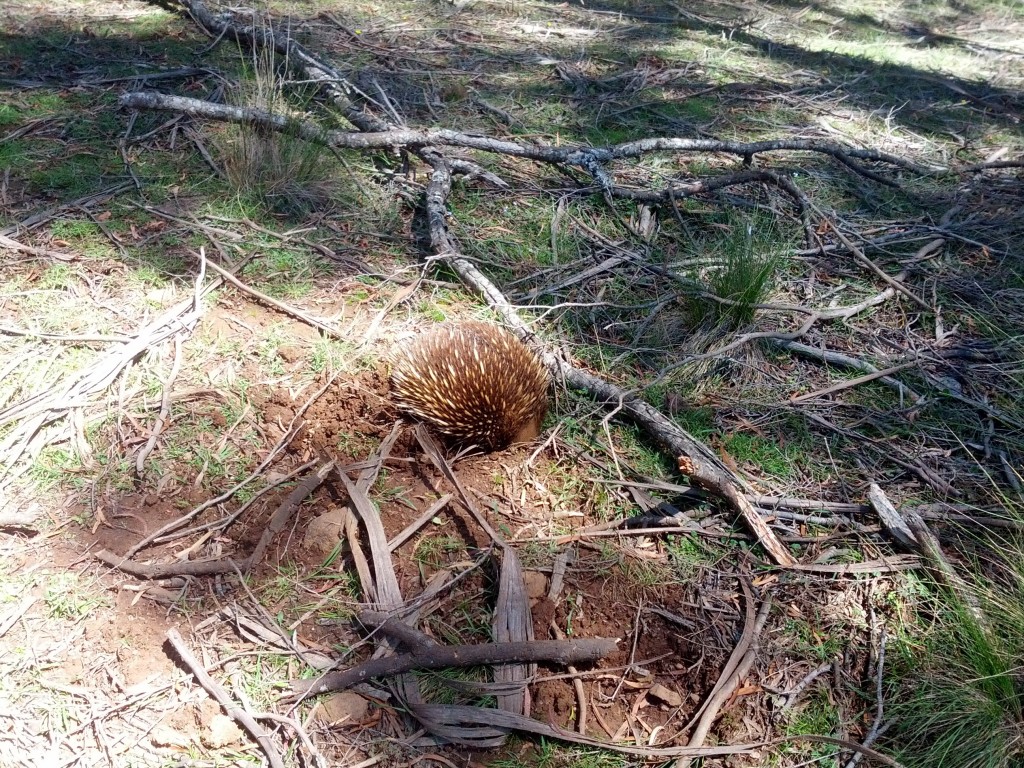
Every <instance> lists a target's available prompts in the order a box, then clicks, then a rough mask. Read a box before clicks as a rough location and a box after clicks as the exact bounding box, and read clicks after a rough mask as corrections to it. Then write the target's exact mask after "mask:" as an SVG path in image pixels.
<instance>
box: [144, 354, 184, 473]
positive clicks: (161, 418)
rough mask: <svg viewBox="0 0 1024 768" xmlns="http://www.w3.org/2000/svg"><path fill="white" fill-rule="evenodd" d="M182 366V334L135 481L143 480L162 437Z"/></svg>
mask: <svg viewBox="0 0 1024 768" xmlns="http://www.w3.org/2000/svg"><path fill="white" fill-rule="evenodd" d="M180 368H181V334H178V335H177V336H175V337H174V362H173V363H172V364H171V372H170V374H168V376H167V379H166V381H164V383H163V384H164V393H163V397H162V398H161V399H160V412H159V413H158V414H157V417H156V421H154V422H153V427H152V429H151V430H150V432H149V439H148V440H147V441H146V444H145V445H144V446H142V450H140V451H139V455H138V456H136V457H135V481H136V483H139V482H142V474H143V472H144V470H145V467H146V459H147V458H149V454H151V453H152V452H153V449H154V448H155V447H156V441H157V440H158V439H160V433H161V432H163V429H164V425H165V424H166V423H167V419H168V417H169V416H170V415H171V389H172V387H173V386H174V380H175V379H176V378H178V370H179V369H180Z"/></svg>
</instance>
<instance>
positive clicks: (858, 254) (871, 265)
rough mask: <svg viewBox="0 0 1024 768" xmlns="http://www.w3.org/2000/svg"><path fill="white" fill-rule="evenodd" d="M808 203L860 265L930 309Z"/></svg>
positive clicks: (921, 305)
mask: <svg viewBox="0 0 1024 768" xmlns="http://www.w3.org/2000/svg"><path fill="white" fill-rule="evenodd" d="M810 205H811V207H812V208H814V210H815V212H816V213H817V214H818V215H819V216H821V219H822V221H824V222H825V224H827V225H828V227H829V229H831V230H832V231H833V232H835V233H836V237H838V238H839V239H840V240H841V241H842V243H843V245H845V246H846V247H847V248H849V249H850V253H852V254H853V257H854V258H855V259H856V260H857V261H858V262H860V264H861V265H862V266H865V267H867V268H868V269H870V270H871V271H872V272H874V273H875V274H876V275H878V276H879V277H880V278H882V280H884V281H885V282H886V283H888V284H889V285H890V286H892V288H894V289H895V290H897V291H899V292H900V293H902V294H903V295H904V296H906V297H907V298H909V299H911V300H912V301H913V302H914V303H915V304H917V305H918V306H919V307H921V308H922V309H924V310H925V311H926V312H931V311H932V308H931V307H930V306H929V305H928V302H926V301H925V300H924V299H922V298H920V297H919V296H917V295H916V294H914V293H913V292H911V290H910V289H909V288H907V286H905V285H903V283H901V282H899V281H898V280H896V279H895V278H893V277H892V276H890V275H889V274H888V273H887V272H886V271H885V270H883V269H882V268H881V267H879V266H878V265H877V264H875V262H873V261H872V260H871V259H869V258H868V257H867V256H865V255H864V253H863V251H861V249H860V248H858V247H857V246H856V245H854V244H853V243H852V242H850V239H849V238H848V237H847V236H846V235H844V234H843V233H842V232H841V231H840V230H839V227H837V226H836V225H835V224H833V223H832V220H831V219H830V218H829V217H828V216H826V215H825V214H824V213H822V211H821V209H820V208H818V207H817V206H816V205H814V203H811V204H810Z"/></svg>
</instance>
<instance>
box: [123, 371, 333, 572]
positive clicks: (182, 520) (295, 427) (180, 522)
mask: <svg viewBox="0 0 1024 768" xmlns="http://www.w3.org/2000/svg"><path fill="white" fill-rule="evenodd" d="M340 375H341V371H337V372H336V373H334V374H333V375H332V376H331V377H330V378H329V379H328V380H327V383H326V384H324V385H323V386H322V387H320V389H318V390H317V391H316V392H314V393H313V396H312V397H310V398H309V399H308V400H307V401H306V402H305V403H303V405H302V407H301V408H299V410H298V411H296V412H295V416H293V417H292V420H291V421H290V422H289V423H288V428H287V429H286V430H285V433H284V436H283V437H282V438H281V439H280V440H278V441H277V443H276V444H275V445H274V447H273V448H271V449H270V452H269V453H268V454H267V456H266V458H265V459H263V461H261V462H260V464H259V466H258V467H256V469H255V470H254V471H253V472H252V473H250V474H249V476H248V477H246V478H245V479H243V480H242V481H241V482H239V483H238V484H236V485H234V486H232V487H231V488H229V489H228V490H226V491H224V493H222V494H220V495H219V496H215V497H214V498H212V499H208V500H207V501H204V502H203V503H202V504H200V505H198V506H197V507H194V508H193V509H192V510H191V511H189V512H188V513H187V514H185V515H183V516H181V517H179V518H177V519H176V520H171V521H170V522H169V523H167V524H166V525H163V526H161V527H160V528H159V529H157V530H156V531H154V532H153V533H151V534H149V535H148V536H146V537H144V538H143V539H142V540H141V541H139V542H138V543H137V544H135V545H134V546H132V547H130V548H129V549H128V551H127V552H125V553H124V556H125V558H129V557H132V556H133V555H135V554H137V553H138V552H140V551H142V550H143V549H145V548H146V547H148V546H149V545H150V544H152V543H153V542H154V541H156V540H157V539H158V538H160V537H161V536H164V535H166V534H168V533H170V532H171V531H176V530H178V529H179V528H181V527H183V526H184V525H186V524H187V523H188V522H189V521H190V520H193V519H195V518H196V517H197V516H198V515H199V514H201V513H202V512H203V511H205V510H207V509H209V508H210V507H213V506H216V505H217V504H220V503H221V502H224V501H227V500H228V499H230V498H231V497H232V496H234V495H235V494H236V493H238V491H239V490H241V489H242V488H244V487H245V486H247V485H248V484H249V483H251V482H252V481H253V480H255V479H256V478H257V477H260V476H262V475H263V471H264V470H265V469H266V468H267V467H269V466H270V465H271V464H272V463H273V462H274V461H275V460H276V459H277V457H278V456H279V455H280V454H281V452H282V451H284V449H285V448H286V447H287V446H288V444H289V443H291V441H292V440H293V439H294V438H295V436H296V435H297V434H298V433H299V431H300V430H301V429H302V415H303V414H304V413H305V412H306V410H307V409H308V408H309V407H310V406H311V405H312V404H313V403H314V402H316V401H317V400H318V399H319V398H320V395H322V394H323V393H324V392H326V391H327V389H328V388H329V387H330V386H331V385H332V384H333V383H334V380H335V379H336V378H338V376H340Z"/></svg>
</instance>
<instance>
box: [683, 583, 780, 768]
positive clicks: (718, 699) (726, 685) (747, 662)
mask: <svg viewBox="0 0 1024 768" xmlns="http://www.w3.org/2000/svg"><path fill="white" fill-rule="evenodd" d="M744 593H745V596H746V599H747V600H750V601H751V602H753V595H752V594H751V592H750V588H749V587H748V586H746V584H745V582H744ZM771 606H772V600H771V596H768V597H767V598H766V599H765V601H764V602H763V603H761V607H760V609H758V612H757V619H756V620H755V621H754V624H753V626H752V627H750V628H749V629H750V634H749V636H748V634H747V629H746V628H744V633H743V635H744V636H743V637H742V638H741V639H740V643H739V644H737V646H736V647H737V649H738V648H739V647H740V645H742V644H743V643H744V641H746V645H747V646H748V648H747V650H746V651H745V652H744V654H743V657H742V658H741V659H739V660H738V663H737V664H736V667H735V670H734V671H733V672H730V673H729V675H728V676H726V675H724V674H723V675H722V677H721V678H719V681H718V684H716V685H715V690H714V691H713V692H712V694H711V695H710V696H709V697H708V701H707V703H706V705H705V709H704V714H703V715H701V718H700V721H699V722H698V723H697V727H696V729H695V730H694V732H693V735H692V736H691V737H690V744H689V746H691V747H700V746H703V744H704V739H706V738H707V735H708V733H709V732H710V731H711V725H712V723H714V721H715V720H716V719H717V718H718V715H719V710H720V709H721V707H722V705H723V704H725V702H726V700H727V699H728V698H729V697H730V696H732V694H733V691H735V690H736V686H737V685H739V683H740V681H741V680H742V679H743V678H744V676H745V675H746V674H747V672H749V671H750V668H751V667H752V666H753V664H754V658H755V657H756V656H757V650H758V643H757V638H758V636H759V635H760V634H761V630H762V629H764V625H765V622H766V621H767V620H768V612H769V611H770V610H771ZM734 658H735V653H734V655H733V656H732V657H730V659H729V662H730V663H731V662H732V661H733V659H734ZM727 666H728V665H727ZM689 765H690V759H689V758H686V757H682V758H679V760H677V761H676V762H675V766H674V768H688V766H689Z"/></svg>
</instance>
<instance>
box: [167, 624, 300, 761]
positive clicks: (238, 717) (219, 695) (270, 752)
mask: <svg viewBox="0 0 1024 768" xmlns="http://www.w3.org/2000/svg"><path fill="white" fill-rule="evenodd" d="M167 640H168V642H170V644H171V645H172V646H174V650H175V651H177V652H178V656H179V657H180V658H181V660H182V661H183V662H185V665H186V666H187V667H188V668H189V670H190V671H191V672H192V674H193V675H194V676H195V678H196V680H197V681H198V682H199V684H200V685H201V686H202V687H203V688H205V689H206V692H207V693H209V694H210V695H211V696H212V697H213V698H214V699H216V701H217V703H218V704H220V705H221V706H222V707H224V711H225V712H227V713H228V715H229V716H230V717H231V718H232V719H233V720H234V721H235V722H237V723H238V724H239V725H241V726H242V727H243V728H245V730H247V731H248V732H249V734H250V735H251V736H252V737H253V738H254V739H256V741H257V743H258V744H259V745H260V748H261V749H262V750H263V753H264V754H265V755H266V756H267V761H268V762H269V763H270V765H271V768H285V765H284V760H282V759H281V754H280V753H279V752H278V751H277V748H276V747H274V744H273V742H271V740H270V736H269V734H267V732H266V731H264V730H263V728H261V727H260V725H259V723H257V722H256V720H255V719H254V718H253V716H252V715H250V714H249V713H248V712H246V711H245V710H244V709H242V708H240V707H239V706H237V705H236V704H235V702H234V700H233V699H232V698H231V696H230V694H229V693H228V692H227V691H226V690H224V688H223V687H222V686H220V685H219V684H218V683H217V682H216V681H215V680H214V679H213V678H212V677H211V676H210V674H209V673H208V672H207V671H206V668H205V667H203V665H202V664H200V663H199V660H198V659H196V657H195V656H193V655H192V652H191V651H190V650H189V649H188V647H187V646H186V645H185V641H184V640H183V639H182V637H181V635H180V634H179V633H178V630H176V629H174V628H171V629H169V630H167Z"/></svg>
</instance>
